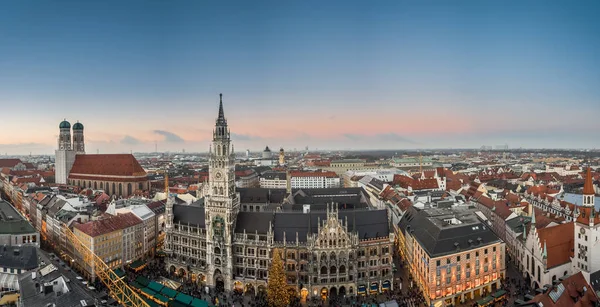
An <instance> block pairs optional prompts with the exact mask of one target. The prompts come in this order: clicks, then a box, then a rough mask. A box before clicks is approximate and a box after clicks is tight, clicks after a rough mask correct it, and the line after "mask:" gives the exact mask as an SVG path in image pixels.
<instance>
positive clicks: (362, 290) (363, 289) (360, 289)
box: [358, 286, 367, 294]
mask: <svg viewBox="0 0 600 307" xmlns="http://www.w3.org/2000/svg"><path fill="white" fill-rule="evenodd" d="M365 293H367V287H366V286H358V294H365Z"/></svg>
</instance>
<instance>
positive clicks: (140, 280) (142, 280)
mask: <svg viewBox="0 0 600 307" xmlns="http://www.w3.org/2000/svg"><path fill="white" fill-rule="evenodd" d="M135 281H137V282H138V284H140V285H142V286H144V287H147V286H148V284H150V280H149V279H148V278H146V277H144V276H138V277H137V278H136V279H135Z"/></svg>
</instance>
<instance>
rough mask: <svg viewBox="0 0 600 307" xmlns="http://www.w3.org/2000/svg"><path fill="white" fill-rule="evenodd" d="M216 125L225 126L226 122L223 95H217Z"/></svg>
mask: <svg viewBox="0 0 600 307" xmlns="http://www.w3.org/2000/svg"><path fill="white" fill-rule="evenodd" d="M217 124H225V125H227V120H226V119H225V112H224V111H223V94H219V117H218V118H217Z"/></svg>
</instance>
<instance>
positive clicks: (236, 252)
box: [165, 96, 394, 298]
mask: <svg viewBox="0 0 600 307" xmlns="http://www.w3.org/2000/svg"><path fill="white" fill-rule="evenodd" d="M209 155H210V162H209V184H208V187H207V189H208V191H207V193H206V195H207V196H206V197H205V198H204V199H201V200H200V201H197V202H195V203H192V204H191V205H187V204H175V203H174V201H173V200H172V199H171V198H170V199H169V200H168V201H167V206H166V233H167V239H166V245H165V252H166V253H167V255H168V256H167V259H166V262H167V268H168V269H169V270H170V271H171V272H173V273H175V274H178V275H179V276H183V277H186V278H190V279H192V280H195V281H198V282H202V283H205V284H206V285H208V286H214V287H221V288H224V289H232V290H239V291H251V292H253V293H257V291H264V290H265V289H266V283H267V279H268V271H269V266H270V262H271V256H272V254H273V253H274V252H279V253H281V256H282V259H283V260H284V263H285V270H286V274H287V280H288V284H289V285H291V286H293V287H295V288H296V289H297V290H298V292H299V293H300V295H301V296H302V297H303V298H305V297H307V296H328V295H335V294H339V295H342V294H360V293H363V292H365V293H366V292H370V291H373V292H375V291H381V290H384V289H390V288H391V286H392V283H391V282H392V275H393V272H392V262H393V261H392V253H393V250H392V246H393V245H392V244H393V242H394V237H393V236H394V235H393V233H392V234H390V220H389V218H388V214H387V211H386V210H372V209H370V208H357V207H356V206H346V205H340V204H333V203H332V204H329V205H327V210H321V211H315V210H313V211H312V212H311V210H310V209H309V210H306V209H305V210H294V209H293V208H292V209H290V208H289V207H290V206H286V207H285V208H284V206H283V204H282V203H279V204H271V205H273V207H271V208H272V210H269V209H268V208H267V209H265V210H261V211H258V212H257V211H245V210H243V209H242V210H241V209H240V207H241V206H240V203H241V200H240V199H242V197H241V196H240V191H236V187H235V182H234V180H235V172H234V170H235V155H234V150H233V145H232V143H231V140H230V132H229V129H228V127H227V121H226V119H225V116H224V112H223V102H222V96H221V102H220V106H219V115H218V118H217V120H216V126H215V129H214V133H213V142H212V145H211V148H210V150H209ZM258 190H261V189H258ZM265 190H266V189H265ZM323 190H328V189H323ZM300 192H301V191H300ZM300 192H298V191H297V193H300ZM346 192H347V191H346ZM286 193H287V194H288V196H287V197H280V198H279V200H280V201H282V200H283V201H285V199H290V198H293V197H291V191H290V190H288V191H286ZM331 193H333V192H331ZM266 194H268V195H271V194H272V193H271V191H268V192H267V193H266ZM325 194H326V193H325ZM303 195H304V194H303ZM324 197H326V199H332V200H333V199H334V198H335V197H336V196H335V195H327V196H324ZM283 201H282V202H283ZM292 207H293V206H292ZM349 207H350V208H349ZM242 208H243V207H242Z"/></svg>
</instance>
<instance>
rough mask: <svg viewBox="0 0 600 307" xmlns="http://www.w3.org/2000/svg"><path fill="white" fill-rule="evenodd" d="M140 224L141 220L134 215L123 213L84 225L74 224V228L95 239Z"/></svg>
mask: <svg viewBox="0 0 600 307" xmlns="http://www.w3.org/2000/svg"><path fill="white" fill-rule="evenodd" d="M141 223H142V220H140V219H139V218H138V217H137V216H135V214H133V213H125V214H119V215H117V216H113V217H110V218H106V219H102V220H96V221H89V222H87V223H85V224H75V226H74V227H75V228H76V229H78V230H79V231H81V232H83V233H85V234H87V235H88V236H90V237H97V236H100V235H103V234H107V233H111V232H114V231H117V230H123V229H125V228H129V227H132V226H135V225H137V224H141Z"/></svg>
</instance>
